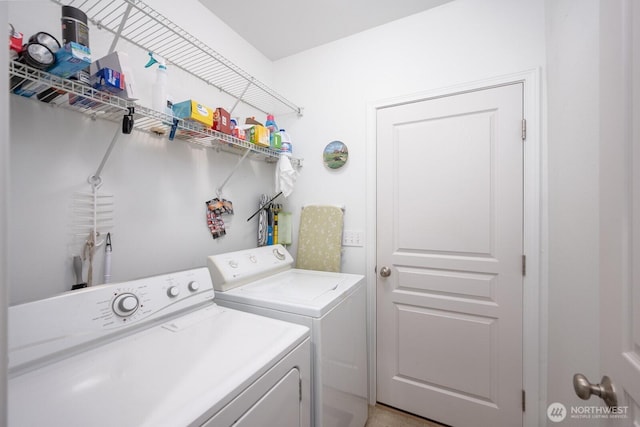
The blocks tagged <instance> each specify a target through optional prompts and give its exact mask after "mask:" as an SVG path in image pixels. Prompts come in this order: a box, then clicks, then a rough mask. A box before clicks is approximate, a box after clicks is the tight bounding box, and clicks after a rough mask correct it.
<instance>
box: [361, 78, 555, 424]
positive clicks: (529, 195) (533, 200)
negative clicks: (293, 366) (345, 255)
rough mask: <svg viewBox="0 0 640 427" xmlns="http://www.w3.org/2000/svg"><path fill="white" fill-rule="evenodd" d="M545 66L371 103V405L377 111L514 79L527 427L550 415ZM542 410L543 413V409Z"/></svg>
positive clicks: (372, 390) (372, 392) (372, 386)
mask: <svg viewBox="0 0 640 427" xmlns="http://www.w3.org/2000/svg"><path fill="white" fill-rule="evenodd" d="M540 75H541V72H540V69H533V70H528V71H524V72H520V73H514V74H508V75H504V76H499V77H495V78H491V79H485V80H480V81H476V82H471V83H465V84H461V85H456V86H450V87H446V88H441V89H435V90H430V91H427V92H420V93H416V94H411V95H405V96H401V97H396V98H389V99H383V100H379V101H374V102H371V103H369V104H368V105H367V136H366V140H367V144H366V159H367V164H366V182H367V188H366V207H367V209H366V211H367V217H366V230H367V236H368V237H367V239H368V241H369V242H371V243H372V244H370V245H368V246H367V248H366V277H367V286H368V292H369V295H368V301H367V304H368V311H367V313H368V318H367V321H368V325H369V340H368V343H369V344H368V347H369V349H368V350H369V403H370V404H372V405H373V404H375V402H376V400H377V396H376V383H377V378H376V359H377V355H376V333H377V331H376V288H375V287H376V274H375V267H376V245H377V242H376V185H375V183H376V177H377V174H376V154H377V153H376V151H377V150H376V126H377V123H376V115H377V110H378V109H381V108H385V107H390V106H393V105H398V104H404V103H408V102H415V101H418V100H426V99H431V98H438V97H443V96H448V95H453V94H459V93H464V92H471V91H476V90H480V89H487V88H491V87H496V86H503V85H507V84H513V83H523V85H524V117H525V119H526V121H527V138H526V141H525V142H524V158H525V160H524V228H523V238H524V240H523V241H524V252H525V255H526V257H527V260H526V262H527V274H526V275H525V276H524V280H523V286H524V289H523V314H522V315H523V384H524V388H525V390H526V400H525V404H526V408H527V410H526V411H525V412H524V414H523V425H524V426H525V427H536V426H538V425H539V420H540V417H541V415H540V414H541V413H543V414H546V412H545V411H546V403H545V402H546V389H547V379H546V372H547V368H546V354H547V344H546V342H547V339H546V337H547V321H546V320H545V319H547V316H546V313H547V304H546V301H547V293H548V292H547V268H548V266H547V262H546V258H543V256H542V255H543V254H546V253H547V250H546V247H547V211H546V203H545V202H544V201H545V200H547V191H546V188H547V187H546V181H547V176H546V162H545V161H544V160H543V159H544V158H545V157H543V156H546V139H545V138H542V132H541V130H542V125H541V120H540V117H541V88H540ZM541 411H542V412H541Z"/></svg>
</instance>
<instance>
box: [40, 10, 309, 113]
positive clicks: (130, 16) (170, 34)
mask: <svg viewBox="0 0 640 427" xmlns="http://www.w3.org/2000/svg"><path fill="white" fill-rule="evenodd" d="M51 1H53V2H54V3H56V4H59V5H66V6H74V7H77V8H79V9H81V10H82V11H83V12H84V13H86V14H87V17H88V19H89V20H90V21H91V23H93V24H94V25H95V26H97V27H98V28H100V29H105V30H107V31H109V32H111V33H113V34H114V40H113V43H112V45H111V49H110V50H112V51H113V50H114V49H115V44H116V43H117V41H118V39H120V38H122V39H124V40H127V41H128V42H130V43H133V44H134V45H136V46H138V47H140V48H142V49H144V50H146V51H149V52H154V54H157V55H159V56H161V57H162V58H164V59H165V60H166V61H168V62H169V63H170V64H171V65H172V66H173V67H178V68H180V69H182V70H184V71H186V72H187V73H190V74H192V75H193V76H195V77H197V78H198V79H200V80H203V81H204V82H206V83H208V84H210V85H211V86H213V87H215V88H217V89H219V90H220V91H222V92H224V93H227V94H229V95H231V96H232V97H234V98H235V99H237V100H238V102H243V103H245V104H247V105H249V106H251V107H253V108H256V109H258V110H260V111H262V112H264V113H265V114H276V113H277V114H284V113H292V112H293V113H296V114H297V115H299V116H301V115H302V108H301V107H299V106H297V105H295V104H294V103H293V102H291V101H289V100H288V99H287V98H285V97H284V96H282V95H280V94H278V93H277V92H275V91H274V90H272V89H271V88H269V87H268V86H267V85H265V84H264V83H262V82H260V81H259V80H257V79H256V78H255V77H253V76H251V75H250V74H249V73H247V72H246V71H244V70H243V69H242V68H240V67H238V66H237V65H235V64H234V63H232V62H231V61H229V60H228V59H227V58H225V57H224V56H222V55H221V54H220V53H218V52H216V51H215V50H213V49H212V48H210V47H209V46H207V45H206V44H204V43H202V42H201V41H200V40H198V38H196V37H194V36H193V35H191V34H189V33H188V32H187V31H185V30H184V29H182V28H181V27H180V26H178V25H176V24H175V23H173V22H172V21H171V20H170V19H168V18H166V17H165V16H163V15H161V14H160V13H158V12H157V11H155V10H154V9H153V8H151V7H150V6H148V5H146V4H145V3H143V2H142V1H139V0H51ZM236 104H237V103H236ZM233 108H235V106H234V107H233ZM233 108H232V110H233Z"/></svg>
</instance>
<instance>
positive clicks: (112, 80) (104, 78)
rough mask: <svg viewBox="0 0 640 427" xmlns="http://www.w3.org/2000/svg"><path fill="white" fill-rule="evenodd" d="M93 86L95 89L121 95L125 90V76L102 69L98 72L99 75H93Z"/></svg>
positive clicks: (109, 69)
mask: <svg viewBox="0 0 640 427" xmlns="http://www.w3.org/2000/svg"><path fill="white" fill-rule="evenodd" d="M91 86H92V87H93V88H94V89H98V90H104V91H107V92H111V93H114V94H117V95H119V94H121V93H122V92H123V91H124V89H125V78H124V74H122V73H120V72H118V71H116V70H112V69H111V68H102V69H100V70H98V72H97V73H95V74H92V75H91Z"/></svg>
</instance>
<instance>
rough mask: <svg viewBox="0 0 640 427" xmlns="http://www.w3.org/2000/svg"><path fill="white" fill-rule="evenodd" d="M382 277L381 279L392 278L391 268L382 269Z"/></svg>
mask: <svg viewBox="0 0 640 427" xmlns="http://www.w3.org/2000/svg"><path fill="white" fill-rule="evenodd" d="M380 276H381V277H389V276H391V269H390V268H389V267H382V268H381V269H380Z"/></svg>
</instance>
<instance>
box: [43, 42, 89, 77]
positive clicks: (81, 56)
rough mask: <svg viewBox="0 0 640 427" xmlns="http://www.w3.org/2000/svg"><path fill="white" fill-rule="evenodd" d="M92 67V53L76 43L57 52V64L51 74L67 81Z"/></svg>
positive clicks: (66, 45) (68, 44) (69, 44)
mask: <svg viewBox="0 0 640 427" xmlns="http://www.w3.org/2000/svg"><path fill="white" fill-rule="evenodd" d="M90 65H91V51H90V50H89V48H88V47H86V46H83V45H81V44H79V43H76V42H69V43H67V44H65V45H64V47H62V48H60V49H58V51H57V52H56V64H55V65H54V66H53V67H52V68H51V69H49V70H48V71H49V73H51V74H53V75H56V76H58V77H62V78H63V79H67V78H69V77H71V76H73V75H74V74H76V73H77V72H78V71H81V70H84V69H85V68H87V67H88V66H90Z"/></svg>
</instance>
